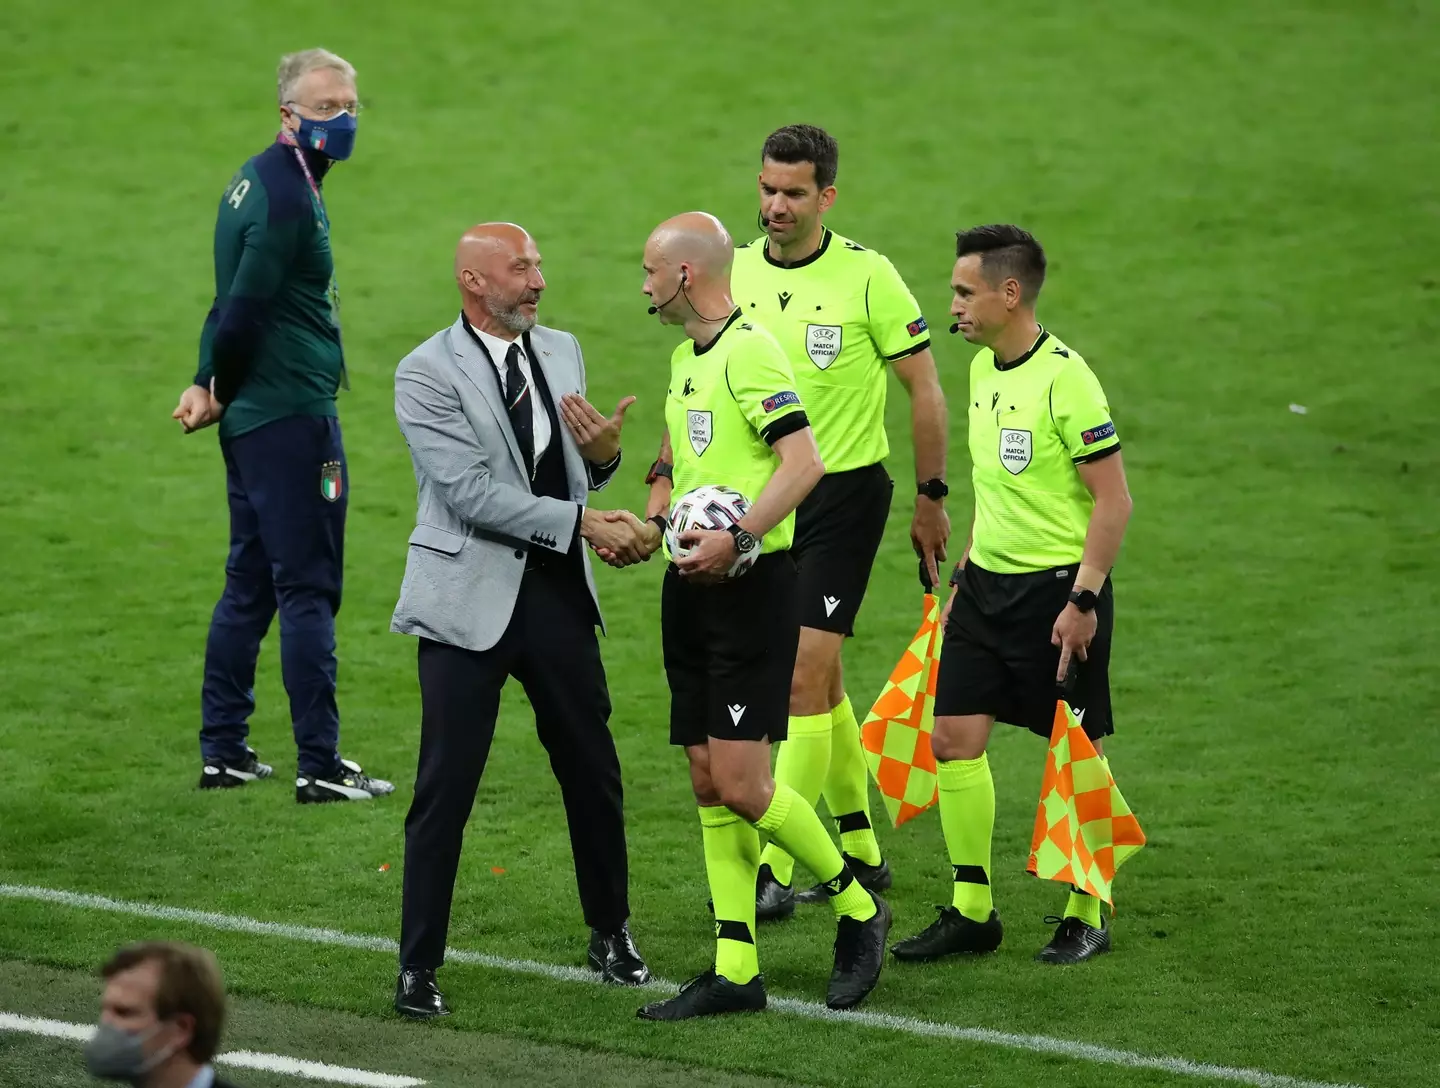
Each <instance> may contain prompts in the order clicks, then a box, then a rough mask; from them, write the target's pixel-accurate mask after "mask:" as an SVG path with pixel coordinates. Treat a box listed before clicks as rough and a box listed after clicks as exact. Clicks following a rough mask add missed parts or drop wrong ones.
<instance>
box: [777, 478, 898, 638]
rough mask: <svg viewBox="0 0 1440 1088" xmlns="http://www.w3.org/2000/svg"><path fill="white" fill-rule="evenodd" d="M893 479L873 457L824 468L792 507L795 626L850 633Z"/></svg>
mask: <svg viewBox="0 0 1440 1088" xmlns="http://www.w3.org/2000/svg"><path fill="white" fill-rule="evenodd" d="M894 490H895V483H894V481H893V480H891V479H890V476H889V474H888V473H887V472H886V471H885V466H884V465H882V464H879V463H878V462H877V463H876V464H873V465H868V466H866V467H865V468H857V469H854V470H852V471H850V472H836V473H828V474H826V475H825V476H822V477H821V478H820V482H819V483H818V484H816V485H815V489H814V490H813V491H811V492H810V494H809V495H807V496H806V497H805V501H804V502H802V503H801V504H800V506H799V507H798V508H797V509H796V511H795V543H794V544H792V545H791V546H790V550H791V552H792V553H793V554H794V556H795V565H796V567H797V568H798V569H799V571H800V625H801V626H802V627H813V628H815V629H816V630H818V631H834V632H836V633H837V634H841V635H853V634H854V633H855V615H856V613H858V612H859V611H860V602H861V601H862V600H864V599H865V587H866V586H868V585H869V584H870V568H871V567H872V566H874V564H875V554H876V553H877V552H878V551H879V550H880V540H881V538H882V537H884V535H885V519H886V518H887V517H889V516H890V496H891V494H892V493H893V492H894Z"/></svg>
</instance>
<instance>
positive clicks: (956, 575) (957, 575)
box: [950, 563, 965, 589]
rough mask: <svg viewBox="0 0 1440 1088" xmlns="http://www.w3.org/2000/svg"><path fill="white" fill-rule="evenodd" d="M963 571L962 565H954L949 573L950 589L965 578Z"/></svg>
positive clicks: (963, 566)
mask: <svg viewBox="0 0 1440 1088" xmlns="http://www.w3.org/2000/svg"><path fill="white" fill-rule="evenodd" d="M964 570H965V564H964V563H956V564H955V569H954V570H952V571H951V572H950V586H951V588H952V589H953V588H954V587H956V586H958V585H959V584H960V579H961V578H964V577H965V574H964Z"/></svg>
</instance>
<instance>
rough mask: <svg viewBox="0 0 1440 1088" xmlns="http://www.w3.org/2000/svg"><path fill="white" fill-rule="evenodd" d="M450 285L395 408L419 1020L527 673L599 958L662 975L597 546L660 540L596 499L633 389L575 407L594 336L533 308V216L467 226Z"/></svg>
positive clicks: (408, 889)
mask: <svg viewBox="0 0 1440 1088" xmlns="http://www.w3.org/2000/svg"><path fill="white" fill-rule="evenodd" d="M455 280H456V284H457V286H458V287H459V288H460V299H461V312H460V316H459V317H458V318H457V319H456V321H455V322H454V324H452V325H450V326H448V327H447V328H444V329H441V330H440V331H439V332H437V333H436V334H435V335H434V336H432V337H430V339H429V340H427V341H425V343H423V344H421V345H420V346H419V347H417V348H416V349H415V350H414V351H412V352H411V353H410V354H409V355H407V356H406V357H405V358H404V359H403V360H401V362H400V366H399V368H398V369H397V370H396V372H395V417H396V420H397V421H398V422H399V424H400V431H401V433H402V434H403V435H404V436H405V442H406V444H407V445H408V446H409V447H410V457H411V460H412V461H413V462H414V466H415V480H416V484H417V486H418V490H419V501H418V508H417V511H416V519H415V520H416V525H415V529H414V531H413V532H411V534H410V549H409V556H408V558H407V561H406V564H405V580H404V582H403V583H402V584H401V586H400V600H399V602H398V603H397V604H396V606H395V615H394V617H393V619H392V620H391V624H390V629H391V630H392V631H395V632H398V633H400V634H407V635H417V636H419V646H418V667H419V674H420V759H419V768H418V770H417V771H416V775H415V799H414V801H413V802H412V804H411V806H410V812H409V814H408V815H407V816H406V817H405V887H404V893H403V903H402V906H401V919H400V977H399V981H398V984H397V986H396V992H395V1008H396V1010H397V1011H399V1012H400V1013H401V1014H403V1015H405V1016H410V1017H413V1018H416V1019H428V1018H430V1017H434V1016H444V1015H446V1014H447V1013H448V1012H449V1011H450V1010H449V1008H448V1007H447V1006H446V1004H445V1000H444V998H443V996H442V995H441V992H440V990H439V987H438V986H437V984H436V979H435V972H436V969H437V968H439V967H440V965H441V962H442V960H443V959H444V956H445V943H446V936H447V933H448V930H449V925H450V903H451V897H452V895H453V894H454V890H455V875H456V872H457V870H458V867H459V864H460V849H461V840H462V838H463V836H464V832H465V823H466V821H467V820H468V819H469V817H470V810H471V808H472V807H473V805H474V803H475V791H476V789H477V788H478V787H479V785H480V776H481V775H482V774H483V773H484V770H485V762H486V760H487V758H488V757H489V754H490V742H491V741H492V740H493V739H494V737H495V716H496V713H497V711H498V710H499V706H500V690H501V688H503V687H504V686H505V683H506V681H507V680H508V679H509V678H510V677H512V676H513V677H514V678H515V679H516V680H518V681H519V682H520V686H521V687H522V688H524V689H525V694H526V695H527V696H528V697H529V700H530V705H531V707H532V708H533V709H534V712H535V732H536V734H537V735H538V736H539V738H540V743H541V744H542V745H543V746H544V747H545V751H546V753H547V754H548V755H549V757H550V767H551V769H552V771H553V772H554V774H555V779H556V781H557V782H559V784H560V796H561V799H562V801H563V803H564V805H565V818H566V821H567V822H568V823H569V825H570V848H571V853H572V855H573V858H574V864H575V883H576V886H577V888H578V890H579V893H580V905H581V908H582V910H583V912H584V916H585V923H586V925H587V926H589V927H590V945H589V950H588V956H587V959H588V962H589V964H590V967H591V968H592V969H593V970H595V971H596V972H598V973H599V974H600V976H601V978H603V979H604V980H605V981H606V982H610V983H615V984H619V985H634V986H638V985H641V984H643V983H645V982H646V981H648V980H649V978H650V972H649V970H648V969H647V968H646V966H645V961H644V960H642V959H641V958H640V953H639V952H638V951H636V949H635V944H634V942H633V941H632V940H631V939H630V930H629V928H628V926H627V924H626V919H627V918H628V917H629V915H630V905H629V901H628V888H629V877H628V870H627V865H628V862H627V857H626V849H625V817H624V809H623V798H622V793H621V783H620V760H619V757H618V756H617V755H616V753H615V742H614V740H613V738H612V737H611V735H610V726H609V719H610V693H609V689H608V687H607V686H606V680H605V667H604V665H603V664H602V662H601V660H600V643H599V640H598V639H597V638H596V636H595V628H596V627H597V626H600V625H601V619H600V607H599V602H598V600H597V598H596V595H595V582H594V579H593V578H592V577H591V574H590V563H589V557H588V556H587V555H586V551H585V546H586V544H589V545H590V546H591V547H595V548H604V549H606V552H607V554H610V553H618V554H619V555H620V556H622V557H623V561H625V562H637V561H639V560H640V559H643V558H645V557H646V556H648V554H649V552H648V551H646V550H644V548H643V547H642V545H641V542H640V532H639V527H638V526H637V525H636V523H635V522H634V520H633V519H630V520H628V521H627V520H615V521H611V520H607V518H606V516H605V515H604V514H603V513H601V512H600V511H597V510H591V509H589V508H588V507H587V506H586V500H587V498H588V494H589V492H591V491H598V490H599V489H600V488H602V487H604V486H605V485H606V484H607V483H609V482H610V479H611V477H612V476H614V474H615V471H616V469H617V468H618V467H619V465H620V426H621V421H622V419H623V417H624V413H625V410H626V409H627V408H628V407H629V406H630V404H631V403H632V402H633V401H634V399H635V398H634V397H626V398H625V399H624V400H622V401H621V402H620V403H619V405H618V406H617V407H616V409H615V413H614V415H612V416H611V417H610V418H609V419H602V420H600V423H599V425H595V426H593V427H592V426H591V424H590V423H589V422H587V421H586V420H582V418H581V416H580V415H579V414H578V413H579V406H580V405H582V404H583V403H584V401H583V399H582V398H583V396H584V393H585V384H586V381H585V361H584V359H583V357H582V356H581V354H580V344H579V341H577V340H576V339H575V337H574V336H572V335H571V334H570V333H568V332H562V331H560V330H559V329H551V328H546V327H545V326H543V325H539V324H537V323H536V314H537V311H538V309H539V305H540V296H541V294H542V293H543V292H544V290H545V277H544V275H543V274H542V273H541V271H540V253H539V250H538V249H537V248H536V246H535V240H534V239H533V238H531V237H530V235H529V234H528V233H527V232H526V231H525V230H523V229H522V228H520V227H518V226H516V225H515V224H514V223H481V224H479V225H478V226H475V227H471V228H470V230H468V231H466V232H465V235H464V237H462V238H461V239H460V244H459V246H458V247H457V249H456V251H455ZM562 415H563V417H564V419H565V423H564V424H562ZM597 415H598V413H597ZM572 428H573V430H572ZM580 430H584V431H586V432H588V437H576V433H575V432H578V431H580ZM582 542H583V543H582Z"/></svg>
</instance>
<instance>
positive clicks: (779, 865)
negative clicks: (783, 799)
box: [760, 714, 830, 884]
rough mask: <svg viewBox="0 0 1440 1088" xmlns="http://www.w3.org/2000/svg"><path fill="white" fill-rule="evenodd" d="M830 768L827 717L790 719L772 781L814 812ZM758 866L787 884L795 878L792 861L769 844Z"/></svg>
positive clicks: (809, 716)
mask: <svg viewBox="0 0 1440 1088" xmlns="http://www.w3.org/2000/svg"><path fill="white" fill-rule="evenodd" d="M829 765H830V715H829V714H803V715H796V714H792V715H791V716H790V729H789V733H788V735H787V736H786V739H785V740H783V741H781V742H780V750H779V753H778V754H777V755H776V756H775V781H776V782H784V783H785V785H787V786H789V787H790V788H791V789H793V790H794V791H795V792H796V793H798V794H799V795H800V796H801V797H803V798H805V800H806V801H808V802H809V803H810V806H811V807H812V808H813V807H814V806H815V802H816V801H818V800H820V788H821V786H823V785H824V784H825V770H826V768H827V767H829ZM760 864H761V865H768V866H770V871H771V872H773V873H774V874H775V879H776V880H778V881H780V883H781V884H789V883H790V882H791V880H792V879H794V876H795V859H794V858H792V857H791V856H790V855H789V854H787V853H786V852H785V851H784V850H782V849H780V847H779V846H778V845H776V844H775V843H773V842H772V843H769V844H768V845H767V846H766V847H765V850H764V852H763V853H761V855H760Z"/></svg>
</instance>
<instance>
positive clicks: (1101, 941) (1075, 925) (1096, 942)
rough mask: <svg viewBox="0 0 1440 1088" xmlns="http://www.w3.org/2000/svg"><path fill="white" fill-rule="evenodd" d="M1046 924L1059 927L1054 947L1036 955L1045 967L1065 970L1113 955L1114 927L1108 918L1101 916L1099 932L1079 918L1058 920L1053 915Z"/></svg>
mask: <svg viewBox="0 0 1440 1088" xmlns="http://www.w3.org/2000/svg"><path fill="white" fill-rule="evenodd" d="M1056 923H1059V924H1058V925H1056ZM1045 924H1046V925H1047V926H1048V925H1055V926H1056V929H1055V936H1053V937H1051V938H1050V943H1049V944H1047V945H1046V946H1045V947H1044V948H1042V949H1040V951H1039V952H1036V953H1035V958H1036V959H1037V960H1039V961H1040V962H1041V963H1053V964H1056V965H1057V966H1062V967H1064V966H1068V965H1069V964H1072V963H1081V962H1083V961H1084V960H1088V959H1090V958H1091V957H1092V956H1099V955H1101V954H1102V953H1105V952H1109V951H1110V926H1109V923H1107V922H1106V921H1105V916H1104V915H1101V916H1100V928H1099V929H1096V928H1095V927H1094V926H1092V925H1091V924H1090V923H1089V922H1086V921H1083V920H1081V919H1079V918H1056V917H1054V916H1053V915H1052V916H1051V917H1049V918H1046V919H1045Z"/></svg>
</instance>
